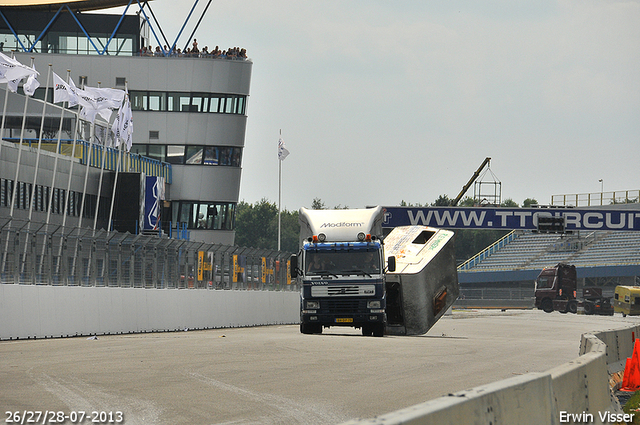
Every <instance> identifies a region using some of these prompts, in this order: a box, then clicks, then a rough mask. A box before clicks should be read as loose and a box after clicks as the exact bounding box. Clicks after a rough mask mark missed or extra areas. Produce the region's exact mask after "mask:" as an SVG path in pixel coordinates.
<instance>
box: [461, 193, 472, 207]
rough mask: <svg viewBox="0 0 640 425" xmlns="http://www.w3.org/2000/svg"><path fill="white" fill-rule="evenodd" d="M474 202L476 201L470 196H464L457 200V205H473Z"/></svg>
mask: <svg viewBox="0 0 640 425" xmlns="http://www.w3.org/2000/svg"><path fill="white" fill-rule="evenodd" d="M475 204H476V201H475V200H474V199H473V198H472V197H471V196H465V197H464V198H462V200H460V202H458V206H460V207H473V206H474V205H475Z"/></svg>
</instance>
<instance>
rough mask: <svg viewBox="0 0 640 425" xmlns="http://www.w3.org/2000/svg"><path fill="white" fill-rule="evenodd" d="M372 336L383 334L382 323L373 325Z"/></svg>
mask: <svg viewBox="0 0 640 425" xmlns="http://www.w3.org/2000/svg"><path fill="white" fill-rule="evenodd" d="M373 336H375V337H378V338H379V337H382V336H384V323H379V324H376V325H373Z"/></svg>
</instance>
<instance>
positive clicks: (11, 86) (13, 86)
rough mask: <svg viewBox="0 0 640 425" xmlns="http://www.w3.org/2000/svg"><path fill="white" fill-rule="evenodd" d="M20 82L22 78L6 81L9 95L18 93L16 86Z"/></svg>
mask: <svg viewBox="0 0 640 425" xmlns="http://www.w3.org/2000/svg"><path fill="white" fill-rule="evenodd" d="M20 80H22V78H17V79H15V80H11V81H7V87H8V88H9V90H10V91H11V93H17V92H18V84H20Z"/></svg>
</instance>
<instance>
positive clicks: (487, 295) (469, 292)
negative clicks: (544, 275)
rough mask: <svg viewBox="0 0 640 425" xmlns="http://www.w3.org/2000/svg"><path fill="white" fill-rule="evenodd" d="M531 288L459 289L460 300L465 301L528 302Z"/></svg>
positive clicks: (531, 296) (530, 297)
mask: <svg viewBox="0 0 640 425" xmlns="http://www.w3.org/2000/svg"><path fill="white" fill-rule="evenodd" d="M533 296H534V291H533V288H461V289H460V299H466V300H530V299H533Z"/></svg>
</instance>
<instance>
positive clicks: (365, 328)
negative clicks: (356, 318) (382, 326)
mask: <svg viewBox="0 0 640 425" xmlns="http://www.w3.org/2000/svg"><path fill="white" fill-rule="evenodd" d="M362 335H364V336H371V335H373V327H371V326H370V325H362Z"/></svg>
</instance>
